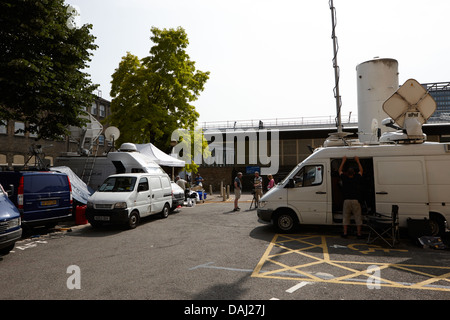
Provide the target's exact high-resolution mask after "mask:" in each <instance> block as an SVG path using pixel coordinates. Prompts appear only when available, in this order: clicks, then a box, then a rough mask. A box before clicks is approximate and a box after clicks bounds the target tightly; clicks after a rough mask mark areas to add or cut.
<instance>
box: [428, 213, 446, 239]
mask: <svg viewBox="0 0 450 320" xmlns="http://www.w3.org/2000/svg"><path fill="white" fill-rule="evenodd" d="M430 227H431V235H432V236H440V237H442V236H444V235H445V219H444V218H443V217H442V216H441V215H440V214H436V213H431V214H430Z"/></svg>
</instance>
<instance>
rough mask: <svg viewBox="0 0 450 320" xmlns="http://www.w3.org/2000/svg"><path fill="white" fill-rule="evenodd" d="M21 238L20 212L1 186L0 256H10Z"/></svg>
mask: <svg viewBox="0 0 450 320" xmlns="http://www.w3.org/2000/svg"><path fill="white" fill-rule="evenodd" d="M21 237H22V228H21V227H20V213H19V210H17V208H16V207H15V206H14V204H13V203H12V202H11V200H9V199H8V195H7V194H6V192H5V190H4V189H3V188H2V186H1V185H0V255H5V254H8V253H9V252H10V251H11V250H12V249H13V248H14V245H15V243H16V241H17V240H19V239H20V238H21Z"/></svg>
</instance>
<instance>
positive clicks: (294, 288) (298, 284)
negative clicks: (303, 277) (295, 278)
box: [286, 281, 311, 293]
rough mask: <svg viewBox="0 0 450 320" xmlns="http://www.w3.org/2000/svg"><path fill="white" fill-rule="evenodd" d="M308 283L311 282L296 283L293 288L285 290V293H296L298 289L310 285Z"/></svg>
mask: <svg viewBox="0 0 450 320" xmlns="http://www.w3.org/2000/svg"><path fill="white" fill-rule="evenodd" d="M310 283H311V282H307V281H302V282H300V283H297V284H296V285H295V286H293V287H291V288H289V289H287V290H286V292H288V293H293V292H295V291H297V290H298V289H300V288H302V287H304V286H306V285H307V284H310Z"/></svg>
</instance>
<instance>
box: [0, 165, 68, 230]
mask: <svg viewBox="0 0 450 320" xmlns="http://www.w3.org/2000/svg"><path fill="white" fill-rule="evenodd" d="M0 183H1V184H2V185H3V186H4V187H5V189H6V190H7V191H8V193H10V195H11V196H10V199H11V201H12V202H13V203H14V204H15V205H16V207H17V208H18V209H19V211H20V215H21V218H22V224H23V225H24V226H27V227H34V226H43V225H45V226H54V225H55V224H56V223H58V222H59V221H62V220H66V219H67V218H68V217H70V216H71V215H72V204H73V202H72V187H71V185H70V180H69V177H68V176H67V174H65V173H59V172H50V171H45V172H44V171H20V172H0Z"/></svg>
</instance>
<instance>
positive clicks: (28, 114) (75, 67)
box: [0, 0, 97, 139]
mask: <svg viewBox="0 0 450 320" xmlns="http://www.w3.org/2000/svg"><path fill="white" fill-rule="evenodd" d="M70 17H71V15H70V13H69V12H68V10H67V6H66V5H65V4H64V0H2V1H1V2H0V52H1V54H0V119H1V120H3V121H5V120H16V121H23V122H24V123H25V125H26V127H25V131H29V132H32V133H37V134H38V137H40V138H49V139H54V138H58V137H60V136H61V135H64V134H67V133H68V131H67V127H68V126H69V125H72V126H81V125H82V123H83V120H81V119H80V118H79V115H80V113H82V112H83V111H82V106H90V105H91V103H92V101H93V98H94V97H93V95H92V92H93V91H94V90H95V88H96V87H97V86H95V85H93V84H92V83H91V81H90V80H89V79H88V74H86V73H83V72H82V71H81V70H82V69H84V68H86V67H87V62H88V61H90V56H91V55H92V53H91V50H95V49H96V48H97V46H96V45H95V44H94V40H95V37H94V36H92V35H91V34H90V29H91V28H92V26H91V25H84V26H82V27H80V28H73V27H70V25H68V23H67V22H68V19H69V18H70Z"/></svg>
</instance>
